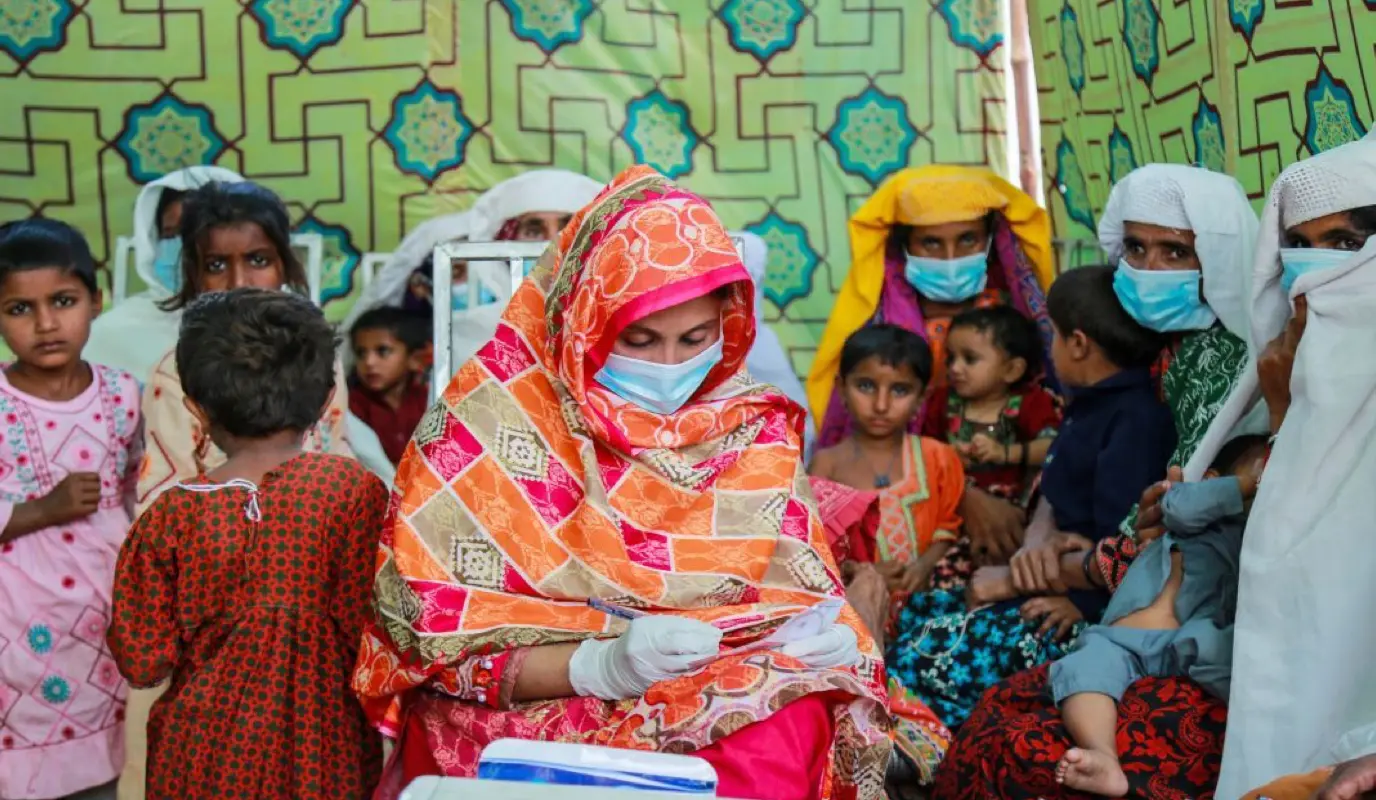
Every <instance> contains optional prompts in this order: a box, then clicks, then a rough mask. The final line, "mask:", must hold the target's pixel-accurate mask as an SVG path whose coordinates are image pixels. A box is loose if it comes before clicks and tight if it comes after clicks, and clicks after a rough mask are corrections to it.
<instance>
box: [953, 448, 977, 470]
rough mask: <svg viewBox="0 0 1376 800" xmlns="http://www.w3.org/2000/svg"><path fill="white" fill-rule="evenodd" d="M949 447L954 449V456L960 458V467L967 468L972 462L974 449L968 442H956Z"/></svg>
mask: <svg viewBox="0 0 1376 800" xmlns="http://www.w3.org/2000/svg"><path fill="white" fill-rule="evenodd" d="M951 449H952V450H954V451H956V456H958V457H959V458H960V465H961V466H962V467H967V468H968V467H969V466H970V464H972V463H973V462H974V455H973V453H974V451H973V450H972V449H971V447H970V445H969V444H968V443H966V442H956V443H955V444H953V445H951Z"/></svg>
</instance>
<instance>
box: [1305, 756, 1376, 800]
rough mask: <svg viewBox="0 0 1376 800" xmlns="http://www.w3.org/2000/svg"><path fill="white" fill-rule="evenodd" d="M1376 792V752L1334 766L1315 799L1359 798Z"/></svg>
mask: <svg viewBox="0 0 1376 800" xmlns="http://www.w3.org/2000/svg"><path fill="white" fill-rule="evenodd" d="M1371 792H1376V754H1373V755H1369V756H1362V757H1361V758H1355V759H1353V760H1351V761H1345V762H1343V763H1341V764H1339V765H1338V766H1336V767H1334V768H1333V774H1332V775H1329V776H1328V780H1326V781H1324V783H1323V786H1320V787H1319V791H1318V792H1317V793H1316V794H1315V795H1314V800H1357V799H1358V798H1360V797H1366V796H1367V795H1368V794H1369V793H1371Z"/></svg>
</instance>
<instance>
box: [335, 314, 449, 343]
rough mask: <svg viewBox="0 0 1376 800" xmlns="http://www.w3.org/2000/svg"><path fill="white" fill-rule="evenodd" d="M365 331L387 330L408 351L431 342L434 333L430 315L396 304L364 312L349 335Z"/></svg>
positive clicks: (353, 335) (354, 335)
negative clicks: (397, 306)
mask: <svg viewBox="0 0 1376 800" xmlns="http://www.w3.org/2000/svg"><path fill="white" fill-rule="evenodd" d="M363 331H386V332H388V333H390V334H392V336H394V337H396V340H397V341H399V342H401V343H402V345H403V346H404V347H405V348H406V351H407V352H408V353H414V352H416V351H417V350H420V349H422V348H424V347H425V346H426V345H427V344H430V339H431V338H432V333H433V330H432V328H431V320H430V316H429V315H427V314H417V313H415V312H413V311H406V310H405V309H400V308H396V307H394V306H380V307H378V308H373V309H369V310H368V311H365V312H363V313H362V314H361V315H359V318H358V319H357V320H355V321H354V326H353V327H352V328H350V329H349V337H350V338H351V339H352V338H353V337H356V336H358V335H359V334H360V333H362V332H363Z"/></svg>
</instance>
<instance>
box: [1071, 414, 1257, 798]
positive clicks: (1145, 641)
mask: <svg viewBox="0 0 1376 800" xmlns="http://www.w3.org/2000/svg"><path fill="white" fill-rule="evenodd" d="M1265 456H1266V437H1264V436H1239V437H1237V438H1235V439H1233V440H1232V441H1230V442H1228V444H1227V445H1225V446H1224V448H1223V450H1222V451H1221V452H1220V453H1219V454H1218V458H1216V459H1215V460H1214V465H1213V467H1212V468H1211V469H1210V470H1209V472H1207V473H1205V480H1202V481H1199V482H1197V483H1177V484H1174V485H1172V486H1171V487H1170V489H1169V490H1168V491H1167V492H1166V494H1165V496H1164V497H1162V498H1161V513H1162V516H1163V519H1164V522H1165V527H1166V530H1167V534H1166V535H1165V536H1162V537H1161V538H1159V539H1157V540H1155V541H1153V542H1151V543H1149V544H1147V545H1146V546H1145V547H1144V548H1143V549H1142V552H1141V553H1140V554H1138V556H1137V559H1136V560H1135V561H1133V562H1132V566H1131V567H1130V568H1129V569H1128V572H1127V575H1126V576H1125V577H1124V578H1123V582H1122V584H1121V585H1119V587H1118V589H1117V590H1116V591H1114V593H1113V598H1112V600H1110V601H1109V604H1108V608H1107V609H1106V610H1105V611H1104V616H1103V621H1102V622H1101V623H1100V624H1098V625H1094V626H1091V627H1089V628H1087V629H1086V630H1085V632H1084V633H1083V634H1082V635H1081V636H1080V639H1079V644H1078V647H1077V648H1076V650H1075V651H1074V652H1073V653H1071V654H1069V655H1067V656H1065V657H1064V658H1062V659H1061V660H1059V661H1057V662H1055V663H1054V664H1052V665H1051V691H1052V694H1053V695H1054V696H1055V700H1056V704H1057V705H1058V706H1060V708H1061V717H1062V718H1063V719H1064V720H1065V726H1066V730H1067V731H1069V733H1070V736H1071V738H1072V739H1074V740H1075V743H1076V745H1078V747H1075V748H1072V749H1071V750H1069V751H1067V752H1066V754H1065V757H1064V758H1062V759H1061V762H1060V764H1058V765H1057V767H1056V780H1057V781H1058V782H1060V783H1063V784H1065V785H1066V786H1068V787H1070V788H1073V789H1078V790H1080V791H1083V792H1089V793H1092V794H1099V795H1104V796H1107V797H1122V796H1123V795H1124V794H1126V793H1127V791H1128V779H1127V775H1126V774H1124V772H1123V769H1122V767H1121V766H1120V765H1119V763H1118V748H1117V728H1118V701H1119V700H1120V699H1122V697H1123V692H1124V691H1126V690H1127V688H1128V687H1129V686H1131V685H1132V683H1133V682H1134V681H1136V680H1137V679H1139V678H1143V677H1146V676H1153V677H1172V676H1182V677H1184V676H1188V677H1189V678H1191V679H1193V680H1194V681H1195V682H1197V683H1199V684H1200V685H1201V686H1203V687H1204V688H1205V689H1206V690H1207V691H1209V692H1211V693H1212V694H1214V695H1216V696H1217V697H1219V698H1220V699H1222V700H1225V701H1226V700H1227V699H1228V684H1229V680H1230V678H1231V676H1232V653H1233V619H1234V617H1235V615H1236V613H1237V584H1238V558H1239V555H1240V554H1241V551H1242V532H1243V529H1244V528H1245V527H1246V526H1247V505H1248V503H1249V501H1250V500H1251V498H1252V496H1253V495H1255V494H1256V488H1257V482H1258V481H1259V480H1260V478H1261V468H1262V464H1263V463H1264V461H1265ZM1220 475H1226V477H1220Z"/></svg>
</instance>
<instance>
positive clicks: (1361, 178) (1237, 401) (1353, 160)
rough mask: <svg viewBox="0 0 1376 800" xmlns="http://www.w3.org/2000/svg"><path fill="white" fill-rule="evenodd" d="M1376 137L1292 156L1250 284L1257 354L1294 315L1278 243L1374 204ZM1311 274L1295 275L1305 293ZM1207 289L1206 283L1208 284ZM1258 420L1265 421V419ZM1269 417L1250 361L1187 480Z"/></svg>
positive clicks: (1265, 219)
mask: <svg viewBox="0 0 1376 800" xmlns="http://www.w3.org/2000/svg"><path fill="white" fill-rule="evenodd" d="M1373 152H1376V138H1373V135H1372V134H1368V135H1367V138H1366V139H1364V140H1362V141H1360V142H1353V143H1351V144H1347V145H1344V146H1342V147H1338V148H1335V149H1333V150H1329V151H1327V152H1324V153H1320V154H1319V155H1317V156H1314V157H1313V158H1307V159H1305V160H1303V161H1299V162H1296V163H1294V164H1291V165H1290V166H1289V167H1288V168H1287V169H1286V170H1285V171H1284V172H1282V173H1281V174H1280V176H1279V177H1277V178H1276V181H1275V183H1273V184H1271V193H1270V196H1269V197H1268V198H1267V200H1266V208H1265V210H1264V211H1263V212H1262V217H1261V225H1260V230H1259V233H1258V234H1257V243H1256V256H1255V259H1254V261H1253V267H1252V273H1251V275H1250V276H1249V280H1248V284H1249V285H1250V286H1251V287H1252V288H1251V292H1250V295H1249V298H1250V303H1251V307H1252V313H1251V324H1250V326H1249V328H1248V332H1247V333H1248V336H1247V338H1248V341H1249V343H1250V345H1251V347H1250V349H1251V351H1252V353H1253V355H1254V356H1256V355H1259V354H1260V353H1261V351H1262V350H1264V349H1265V348H1266V345H1267V344H1269V343H1270V342H1271V340H1272V339H1274V338H1276V337H1277V336H1279V335H1280V333H1281V331H1282V330H1284V328H1285V323H1286V322H1288V321H1289V320H1290V315H1291V311H1292V308H1291V305H1290V298H1289V297H1288V296H1286V294H1285V291H1284V290H1283V289H1281V286H1280V276H1281V263H1280V251H1281V248H1282V246H1283V245H1284V243H1285V231H1286V229H1287V228H1291V227H1294V226H1295V225H1299V224H1302V223H1305V222H1309V221H1310V220H1314V219H1318V218H1319V217H1323V216H1327V215H1329V214H1337V213H1340V212H1343V211H1348V210H1351V209H1353V208H1361V207H1363V206H1368V205H1373V204H1376V159H1373ZM1308 285H1309V280H1308V279H1307V278H1304V277H1302V278H1300V279H1299V280H1298V281H1296V282H1295V286H1294V287H1293V288H1294V290H1295V291H1294V294H1296V295H1300V294H1304V292H1305V291H1306V290H1307V287H1308ZM1205 291H1206V292H1207V291H1208V284H1207V283H1206V284H1205ZM1259 426H1260V427H1259ZM1267 426H1269V417H1268V416H1267V413H1266V406H1265V404H1264V403H1263V402H1262V401H1261V386H1260V384H1259V382H1258V379H1257V371H1256V366H1255V364H1249V365H1248V367H1247V370H1246V371H1245V372H1244V373H1243V375H1242V378H1241V380H1239V381H1238V383H1237V386H1235V387H1233V392H1232V394H1231V395H1229V397H1228V400H1227V401H1226V402H1225V403H1224V404H1223V407H1222V408H1220V409H1219V412H1218V416H1217V417H1215V418H1214V421H1213V423H1212V424H1211V425H1210V426H1209V430H1208V432H1207V433H1206V434H1205V435H1204V438H1203V439H1201V440H1200V442H1199V447H1198V448H1197V449H1196V450H1195V454H1194V457H1192V458H1191V459H1190V463H1189V464H1188V465H1187V466H1186V469H1185V478H1186V480H1198V479H1199V477H1200V476H1202V475H1203V474H1204V470H1205V469H1207V468H1208V465H1209V464H1210V463H1212V461H1213V459H1214V457H1215V456H1217V455H1218V452H1219V450H1221V449H1222V448H1223V445H1225V444H1227V443H1228V440H1229V439H1232V438H1233V437H1234V436H1237V435H1239V434H1241V433H1247V432H1258V433H1264V432H1266V427H1267Z"/></svg>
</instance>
